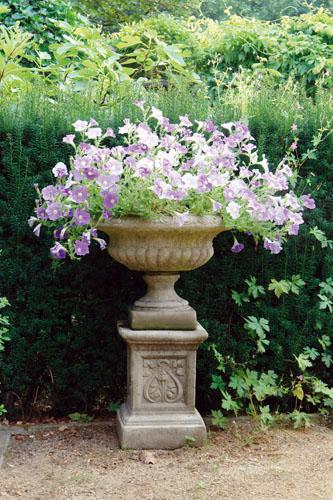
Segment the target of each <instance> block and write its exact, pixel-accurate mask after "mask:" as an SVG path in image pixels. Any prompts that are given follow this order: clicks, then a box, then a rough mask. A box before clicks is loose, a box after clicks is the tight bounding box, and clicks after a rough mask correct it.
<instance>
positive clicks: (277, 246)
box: [264, 238, 282, 255]
mask: <svg viewBox="0 0 333 500" xmlns="http://www.w3.org/2000/svg"><path fill="white" fill-rule="evenodd" d="M264 248H265V249H266V250H269V251H270V252H271V253H272V254H275V255H276V254H278V253H280V252H281V250H282V245H281V243H280V241H279V240H274V241H271V240H270V239H269V238H265V239H264Z"/></svg>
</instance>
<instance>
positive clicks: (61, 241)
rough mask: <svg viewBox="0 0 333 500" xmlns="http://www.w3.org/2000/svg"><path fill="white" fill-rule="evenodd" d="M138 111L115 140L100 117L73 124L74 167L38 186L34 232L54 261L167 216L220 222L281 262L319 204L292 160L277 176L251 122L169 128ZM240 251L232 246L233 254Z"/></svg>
mask: <svg viewBox="0 0 333 500" xmlns="http://www.w3.org/2000/svg"><path fill="white" fill-rule="evenodd" d="M135 104H136V106H138V107H139V108H140V109H141V110H142V114H143V118H142V121H140V122H139V123H132V122H131V121H130V120H129V119H125V120H124V124H123V125H122V126H121V127H120V128H119V130H118V137H117V136H116V133H115V132H114V130H113V129H112V128H107V129H106V130H105V131H103V130H102V128H101V127H100V126H99V124H98V123H97V122H96V121H95V120H94V119H92V120H90V121H89V122H88V121H84V120H78V121H76V122H75V123H74V124H73V127H74V130H75V133H73V134H69V135H66V136H65V137H64V138H63V141H64V142H65V143H67V144H69V145H71V146H72V147H73V150H74V154H73V156H72V158H71V159H70V164H69V165H68V166H67V165H65V164H64V163H62V162H59V163H57V164H56V165H55V166H54V168H53V169H52V172H53V175H54V177H55V182H54V183H53V184H52V185H49V186H46V187H44V188H43V189H41V190H40V188H39V187H38V186H35V187H36V190H37V193H38V199H37V200H36V209H35V215H34V216H32V217H31V218H30V219H29V224H30V225H31V226H32V227H34V229H33V231H34V233H35V234H36V235H37V236H39V234H40V230H41V227H42V226H46V227H48V228H50V229H51V230H53V234H54V238H55V244H54V246H53V247H52V248H51V254H52V256H53V257H54V258H56V259H64V258H66V256H67V255H69V256H70V257H71V258H73V259H74V258H79V257H81V256H83V255H86V254H88V253H89V247H90V244H91V242H92V241H96V242H97V243H98V244H99V245H100V247H101V248H102V249H103V248H105V246H106V243H105V241H104V240H103V239H101V238H99V237H98V227H99V224H100V223H102V222H104V223H105V222H107V221H110V220H112V219H114V218H120V217H128V216H138V217H144V218H149V219H154V218H155V219H156V218H160V217H162V216H165V215H170V216H174V217H175V218H176V220H178V222H179V224H184V223H186V219H187V218H188V216H189V215H200V216H202V215H217V216H220V217H221V219H222V220H223V224H224V225H225V227H227V228H229V229H230V230H234V231H241V232H246V233H251V234H252V235H253V237H254V238H255V240H256V241H257V240H259V239H262V240H263V245H264V247H265V248H266V249H267V250H269V251H270V252H271V253H274V254H277V253H279V252H280V251H281V249H282V244H283V242H284V241H285V240H286V239H287V238H288V237H289V236H292V235H297V234H298V231H299V227H300V225H301V224H303V222H304V220H303V211H304V209H306V208H308V209H313V208H315V202H314V200H313V199H312V198H311V197H310V196H309V195H307V194H304V195H301V196H299V195H296V194H295V192H294V189H295V185H296V180H297V169H295V168H294V167H295V162H294V161H292V160H290V158H289V157H288V155H287V156H286V157H285V158H283V159H282V161H281V162H280V164H279V165H277V167H276V168H275V169H274V170H271V169H270V168H269V164H268V161H267V159H266V158H265V156H264V155H263V157H262V158H261V159H260V158H259V155H258V150H257V146H256V144H255V141H254V139H253V137H252V136H251V133H250V131H249V129H248V127H247V125H246V124H244V123H241V122H235V123H224V124H222V125H221V126H217V125H216V124H215V123H213V121H211V120H206V121H196V122H195V123H192V122H191V121H190V119H189V118H188V116H180V117H179V122H178V123H171V122H170V120H169V119H168V118H166V117H165V116H163V114H162V112H161V111H160V110H159V109H156V108H155V107H151V108H146V107H145V103H144V102H143V101H141V100H140V101H136V103H135ZM111 144H117V145H114V146H112V145H111ZM119 144H121V145H119ZM242 249H243V245H242V244H241V243H239V242H238V241H237V240H236V238H235V240H234V245H233V247H232V250H233V251H234V252H239V251H241V250H242Z"/></svg>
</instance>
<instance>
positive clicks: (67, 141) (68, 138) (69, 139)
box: [62, 134, 75, 146]
mask: <svg viewBox="0 0 333 500" xmlns="http://www.w3.org/2000/svg"><path fill="white" fill-rule="evenodd" d="M74 139H75V134H68V135H65V137H63V139H62V142H64V143H65V144H70V145H71V146H75V143H74Z"/></svg>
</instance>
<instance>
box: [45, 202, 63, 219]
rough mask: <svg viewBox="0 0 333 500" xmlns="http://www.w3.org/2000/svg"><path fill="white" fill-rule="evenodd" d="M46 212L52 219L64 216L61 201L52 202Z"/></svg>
mask: <svg viewBox="0 0 333 500" xmlns="http://www.w3.org/2000/svg"><path fill="white" fill-rule="evenodd" d="M46 214H47V216H48V218H49V219H50V220H58V219H60V218H61V217H63V211H62V208H61V204H60V203H50V204H49V205H48V207H47V209H46Z"/></svg>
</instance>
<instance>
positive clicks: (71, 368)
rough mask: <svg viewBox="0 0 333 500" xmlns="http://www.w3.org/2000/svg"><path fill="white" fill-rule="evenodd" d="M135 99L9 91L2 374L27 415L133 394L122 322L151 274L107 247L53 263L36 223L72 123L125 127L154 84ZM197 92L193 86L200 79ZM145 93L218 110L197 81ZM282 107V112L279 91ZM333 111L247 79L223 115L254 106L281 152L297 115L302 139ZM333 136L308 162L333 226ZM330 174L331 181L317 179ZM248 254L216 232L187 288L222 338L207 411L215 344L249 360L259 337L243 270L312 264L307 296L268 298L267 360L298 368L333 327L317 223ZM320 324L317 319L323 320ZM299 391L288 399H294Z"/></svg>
mask: <svg viewBox="0 0 333 500" xmlns="http://www.w3.org/2000/svg"><path fill="white" fill-rule="evenodd" d="M118 92H119V94H120V95H121V92H123V93H125V94H126V96H127V99H124V100H123V99H119V101H118V102H117V104H116V105H114V106H113V107H106V108H103V109H101V108H100V107H98V106H96V105H95V104H93V102H92V100H91V99H90V98H89V96H84V95H81V96H79V95H77V94H74V95H70V96H67V97H66V96H59V98H58V100H57V102H53V101H52V102H50V100H49V99H48V98H47V97H45V95H44V94H43V92H35V93H30V96H29V98H26V97H25V98H24V99H22V100H20V101H19V102H17V104H16V105H15V108H14V109H13V107H12V105H11V104H10V103H9V102H8V101H7V102H4V103H2V113H1V117H0V147H1V185H0V192H1V193H2V195H1V201H0V214H1V218H0V231H1V232H0V241H1V248H2V256H3V258H2V259H1V261H0V274H1V281H2V292H3V293H4V294H5V295H6V296H7V297H8V299H9V301H10V302H11V303H12V306H11V309H10V311H9V313H10V316H11V318H12V319H11V322H12V324H13V328H12V341H11V342H10V343H9V344H8V346H7V349H6V351H5V355H4V356H3V357H2V358H1V370H0V376H1V383H2V387H3V391H4V393H5V395H6V400H5V402H6V405H7V407H8V408H9V409H10V411H11V412H12V414H13V413H16V414H19V415H20V412H24V416H27V415H29V413H30V412H34V413H36V412H37V413H38V412H42V411H45V408H46V409H48V410H50V409H51V408H52V409H53V411H54V412H56V413H61V414H63V413H68V412H70V411H73V410H78V411H92V410H94V408H95V409H96V408H100V407H105V406H106V405H107V402H108V401H110V400H111V401H120V400H122V398H123V396H124V391H125V387H124V381H125V351H124V345H123V344H122V342H121V341H120V339H119V336H118V335H117V332H116V321H117V320H118V319H121V318H124V317H125V315H126V307H127V304H130V303H131V302H132V301H133V300H134V299H135V298H137V297H138V296H140V294H142V293H143V291H144V290H143V283H142V281H141V278H140V276H139V275H135V274H134V273H131V272H129V271H128V270H126V268H124V267H122V266H120V265H118V264H117V263H116V262H113V261H112V259H111V258H110V257H109V256H108V255H107V254H106V253H101V252H100V251H97V250H96V252H94V253H93V254H92V255H91V256H89V257H88V258H86V259H83V260H82V262H80V263H70V262H66V264H65V265H62V266H60V267H57V266H51V262H50V259H49V255H48V247H49V241H48V238H47V236H46V235H45V234H43V235H42V238H41V239H40V240H38V239H36V238H35V237H34V236H33V235H32V234H31V230H30V228H29V227H28V225H27V223H26V221H27V219H28V217H29V215H30V214H31V212H32V209H33V204H34V189H33V184H34V183H35V182H38V183H39V184H41V185H43V184H45V183H46V182H47V181H48V180H50V166H52V165H54V164H55V163H56V162H57V161H60V160H66V159H67V158H68V155H69V154H70V150H69V149H67V146H65V145H63V144H62V142H61V138H62V136H63V135H64V134H65V133H67V132H68V130H70V126H71V125H70V124H71V123H72V122H73V121H74V120H75V119H76V118H77V117H78V116H80V117H81V118H82V119H85V118H86V119H87V118H90V117H91V116H93V117H95V118H96V119H98V120H99V121H100V122H101V123H103V124H106V123H107V124H108V125H112V126H117V125H119V124H120V122H121V120H122V119H123V118H124V117H127V116H129V117H132V118H134V117H135V116H136V113H137V110H136V109H134V107H133V106H132V105H131V102H132V101H133V100H134V99H135V98H136V97H137V96H138V93H140V94H142V90H141V89H140V88H139V87H138V86H136V85H132V84H128V86H127V87H126V90H124V89H122V90H121V88H119V90H118ZM192 92H193V90H192ZM146 99H147V100H148V101H150V102H153V103H154V104H155V105H157V106H160V107H161V108H162V109H163V111H164V112H165V113H166V114H167V115H168V116H170V117H171V118H176V117H177V116H178V115H179V114H184V113H185V112H188V113H189V116H190V118H196V119H201V118H204V117H205V116H207V115H208V114H209V111H210V110H209V102H208V101H207V99H206V98H205V96H203V95H201V94H200V93H197V94H195V95H193V94H192V95H191V93H190V90H189V89H188V88H183V89H181V88H178V89H177V90H169V91H164V92H159V93H158V94H156V93H155V92H153V91H149V92H146ZM282 102H283V103H284V105H283V112H281V103H282ZM332 111H333V101H332V97H329V96H328V94H327V93H326V91H323V93H322V95H318V97H317V100H316V102H315V103H313V101H312V100H311V99H309V98H307V97H306V96H305V95H304V93H303V92H302V91H301V90H300V89H299V88H298V89H297V88H296V89H295V88H294V87H293V88H291V89H290V90H289V91H288V92H286V89H285V88H283V89H281V90H280V91H278V92H277V91H276V89H275V88H274V87H272V88H271V89H270V88H268V87H266V86H265V87H264V88H263V89H261V90H259V91H258V90H257V91H256V92H253V93H252V94H251V93H249V94H248V97H247V100H246V102H245V101H244V89H242V90H241V91H235V90H230V91H229V94H228V95H226V96H225V100H224V101H223V102H221V103H216V106H215V107H213V108H212V109H211V114H212V116H213V117H214V118H216V119H217V120H220V119H222V117H223V119H224V120H228V119H235V118H239V117H240V116H241V113H242V112H244V113H245V114H246V115H247V116H249V117H250V120H249V121H250V126H251V130H252V131H253V133H254V134H255V136H256V138H257V140H258V143H259V145H260V150H261V151H265V152H266V153H267V154H268V156H269V158H270V160H271V161H272V162H273V163H275V164H276V162H277V161H278V159H279V158H280V157H281V155H282V152H283V150H284V149H285V146H286V144H285V136H286V134H288V131H289V129H290V125H291V124H292V123H293V121H294V119H295V117H296V118H297V123H298V124H299V127H300V129H301V130H302V136H301V147H302V148H304V147H306V145H307V144H308V143H309V141H310V138H311V136H312V134H313V133H314V132H315V131H316V129H317V128H318V126H319V125H320V120H323V119H324V118H325V116H326V117H328V116H330V114H331V113H332ZM332 153H333V142H332V139H330V138H329V139H327V141H326V142H325V143H324V144H323V145H322V146H321V147H320V151H319V156H318V159H317V160H316V161H312V162H310V163H309V165H308V166H307V167H306V169H304V171H303V172H302V173H303V175H304V176H305V177H306V176H307V175H308V173H309V172H310V171H311V170H312V171H314V173H315V178H314V183H313V185H314V186H315V193H314V195H315V197H316V199H317V201H318V205H319V207H320V208H318V209H317V210H316V211H315V212H314V213H312V214H311V215H310V216H309V217H310V220H309V221H308V224H309V226H313V225H318V226H319V227H320V228H322V229H324V230H325V231H326V233H327V234H328V236H330V237H332V236H333V224H332V218H331V210H332V205H333V200H332V194H331V193H332V186H333V171H332V164H331V158H332ZM317 186H320V190H319V189H317V188H316V187H317ZM245 239H247V241H246V243H247V246H246V250H245V252H243V253H242V254H240V255H234V254H231V252H230V247H231V245H232V235H231V234H223V235H221V237H219V238H217V239H216V244H215V257H214V258H213V259H212V260H211V261H210V263H209V264H208V265H206V266H205V267H204V268H203V269H199V270H197V271H194V272H191V273H189V274H187V273H184V275H183V276H182V278H181V280H180V283H179V285H178V289H179V292H180V294H181V295H183V296H184V297H186V298H187V299H189V300H190V303H191V304H192V306H193V307H195V308H196V310H197V312H198V317H199V320H200V321H201V322H202V324H203V325H204V326H205V327H206V328H207V330H208V332H209V335H210V340H209V342H207V343H206V344H204V346H203V347H202V349H201V351H200V354H199V362H198V391H197V394H198V406H199V408H200V409H201V410H203V411H208V410H209V409H210V408H211V407H214V406H216V405H217V401H216V397H215V395H214V393H213V392H212V391H210V390H209V386H210V381H211V374H212V373H214V371H215V361H214V359H213V357H212V354H211V352H209V351H208V347H209V344H210V343H214V344H215V345H216V346H217V347H218V348H219V349H220V350H221V351H222V352H223V353H224V354H233V355H236V356H237V357H238V358H240V359H244V360H246V359H247V356H248V353H249V352H250V349H251V342H250V341H249V338H248V336H247V334H246V333H245V332H244V330H243V328H242V324H243V317H244V316H246V315H247V314H249V313H250V311H251V306H250V305H249V306H248V307H249V309H248V310H246V309H243V310H242V311H239V310H238V309H237V308H236V306H235V304H234V303H233V301H232V299H231V290H232V289H235V290H238V291H242V290H243V288H244V283H243V281H244V279H246V278H248V277H249V276H250V275H253V276H256V277H257V281H258V283H260V284H264V285H267V284H268V282H269V281H270V279H271V278H276V279H282V278H290V277H291V275H292V274H300V275H301V276H302V278H303V279H304V281H305V282H306V286H305V287H304V289H302V293H301V295H300V296H292V295H290V296H285V298H284V299H283V300H282V299H280V301H278V300H277V299H276V297H274V295H273V294H270V295H268V296H267V297H265V298H264V299H263V300H262V302H261V304H260V315H261V316H262V317H265V318H267V319H268V320H269V321H270V324H271V333H270V337H269V338H270V340H271V345H270V348H269V349H268V350H267V353H266V354H264V355H262V356H261V358H260V368H261V369H262V370H267V369H275V370H276V371H277V372H278V373H280V374H281V373H287V372H288V371H289V370H294V369H296V366H295V362H294V360H293V353H297V354H298V353H299V352H300V351H301V350H302V348H303V347H304V346H306V345H310V346H312V345H315V343H316V338H317V337H318V335H322V334H326V335H329V336H330V337H331V338H332V318H331V315H328V314H327V313H326V312H324V311H320V310H319V307H318V301H317V300H316V299H317V297H316V294H317V293H318V284H319V282H320V281H322V280H323V279H324V278H327V277H328V276H330V275H331V269H332V260H333V257H332V252H329V251H327V250H321V249H320V245H319V244H318V243H317V242H316V241H315V240H314V239H313V237H311V236H309V234H308V229H307V230H304V231H303V233H302V235H301V236H300V237H299V238H298V239H297V238H296V239H295V241H292V242H290V243H289V244H288V245H287V248H286V249H285V251H284V252H283V254H282V255H280V256H278V257H277V256H271V255H270V254H268V253H267V252H265V251H262V250H256V249H255V248H254V246H253V243H252V242H251V240H250V238H248V237H246V236H245ZM318 325H319V326H318ZM318 375H320V376H321V377H322V378H323V380H325V381H327V382H331V383H332V373H331V372H330V370H328V369H325V367H320V368H319V373H318ZM288 404H289V402H288V401H287V400H286V405H288Z"/></svg>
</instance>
